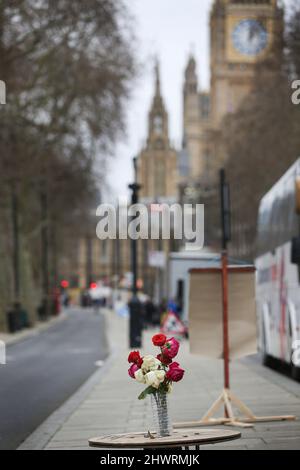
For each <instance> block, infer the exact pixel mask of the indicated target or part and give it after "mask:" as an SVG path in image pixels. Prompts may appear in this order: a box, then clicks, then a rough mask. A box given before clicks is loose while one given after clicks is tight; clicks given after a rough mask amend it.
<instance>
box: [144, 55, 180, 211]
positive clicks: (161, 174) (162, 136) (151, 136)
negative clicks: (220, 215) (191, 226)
mask: <svg viewBox="0 0 300 470" xmlns="http://www.w3.org/2000/svg"><path fill="white" fill-rule="evenodd" d="M138 181H139V183H140V184H141V185H142V189H141V193H140V195H141V200H143V199H147V200H148V201H149V202H154V201H159V200H160V201H162V200H171V201H172V200H173V201H174V200H176V199H177V181H178V175H177V152H176V151H175V150H174V149H173V148H172V146H171V144H170V139H169V129H168V113H167V111H166V108H165V105H164V101H163V98H162V95H161V89H160V77H159V66H158V64H157V65H156V67H155V94H154V98H153V101H152V105H151V109H150V112H149V116H148V137H147V142H146V146H145V148H144V149H143V150H142V151H141V153H140V155H139V158H138Z"/></svg>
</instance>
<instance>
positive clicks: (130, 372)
mask: <svg viewBox="0 0 300 470" xmlns="http://www.w3.org/2000/svg"><path fill="white" fill-rule="evenodd" d="M137 370H139V368H138V366H137V365H136V364H132V366H131V367H129V369H128V375H129V377H131V378H132V379H135V376H134V374H135V373H136V371H137Z"/></svg>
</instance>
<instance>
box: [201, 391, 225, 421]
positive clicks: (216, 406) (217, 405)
mask: <svg viewBox="0 0 300 470" xmlns="http://www.w3.org/2000/svg"><path fill="white" fill-rule="evenodd" d="M223 393H224V392H222V393H221V395H220V396H219V398H217V400H216V401H215V402H214V403H213V404H212V406H211V407H210V408H209V410H208V411H207V413H206V414H205V415H204V416H203V417H202V419H201V421H203V422H206V421H209V419H210V418H211V417H212V416H213V415H214V414H215V412H216V411H217V410H218V409H219V408H220V406H221V405H222V404H223V403H224V396H223Z"/></svg>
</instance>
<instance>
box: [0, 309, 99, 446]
mask: <svg viewBox="0 0 300 470" xmlns="http://www.w3.org/2000/svg"><path fill="white" fill-rule="evenodd" d="M106 344H107V343H106V337H105V322H104V317H103V315H101V314H98V315H95V314H94V313H93V312H92V311H91V310H82V309H72V310H70V311H69V312H68V314H67V319H66V320H64V321H62V322H59V323H57V324H55V325H53V326H52V327H50V328H49V329H48V330H46V331H43V332H41V333H39V334H37V335H35V336H32V337H29V338H27V339H25V340H23V341H20V342H18V343H16V344H14V345H11V346H8V348H7V365H6V366H1V367H0V449H1V450H4V449H9V450H10V449H16V448H17V447H18V446H19V444H20V443H21V442H22V441H23V440H24V439H25V438H26V437H27V436H28V435H29V434H31V433H32V432H33V431H34V430H35V429H36V427H37V426H39V425H40V424H41V423H42V422H43V421H44V420H45V419H46V418H47V417H48V416H49V415H50V414H51V413H52V412H53V411H54V410H55V409H57V408H58V407H59V406H60V405H62V404H63V403H64V402H65V400H66V399H67V398H69V397H70V396H71V395H72V394H73V393H74V392H75V391H76V390H77V389H78V388H79V387H80V386H81V385H82V384H83V383H84V382H85V381H86V380H87V379H88V377H89V376H90V375H91V374H92V373H93V372H94V371H95V370H96V369H97V366H96V365H95V362H96V361H99V360H103V359H104V358H105V357H106V356H107V352H108V351H107V346H106Z"/></svg>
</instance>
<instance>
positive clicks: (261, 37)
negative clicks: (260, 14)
mask: <svg viewBox="0 0 300 470" xmlns="http://www.w3.org/2000/svg"><path fill="white" fill-rule="evenodd" d="M232 41H233V45H234V47H235V48H236V49H237V50H238V51H239V52H240V53H241V54H244V55H247V56H256V55H257V54H259V53H260V52H261V51H263V50H264V49H265V48H266V46H267V44H268V33H267V30H266V29H265V27H264V26H263V25H262V24H261V23H260V22H259V21H257V20H253V19H248V20H242V21H240V22H239V23H238V24H237V25H236V27H235V28H234V30H233V32H232Z"/></svg>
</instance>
